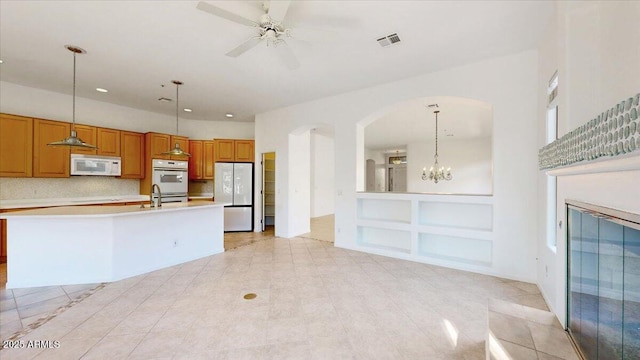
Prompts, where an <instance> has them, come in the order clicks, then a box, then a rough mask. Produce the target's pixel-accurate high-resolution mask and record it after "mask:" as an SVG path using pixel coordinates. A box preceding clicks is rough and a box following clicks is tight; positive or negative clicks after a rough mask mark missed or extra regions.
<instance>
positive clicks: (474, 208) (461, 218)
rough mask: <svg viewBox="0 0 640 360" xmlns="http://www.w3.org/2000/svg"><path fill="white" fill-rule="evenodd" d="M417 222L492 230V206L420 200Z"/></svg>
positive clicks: (429, 224) (428, 224)
mask: <svg viewBox="0 0 640 360" xmlns="http://www.w3.org/2000/svg"><path fill="white" fill-rule="evenodd" d="M452 214H455V216H452ZM418 222H419V223H420V225H427V226H439V227H448V228H456V229H473V230H483V231H491V230H493V206H492V205H491V204H464V203H454V202H437V201H429V202H426V201H421V202H420V209H419V215H418Z"/></svg>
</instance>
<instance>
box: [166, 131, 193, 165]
mask: <svg viewBox="0 0 640 360" xmlns="http://www.w3.org/2000/svg"><path fill="white" fill-rule="evenodd" d="M176 143H177V144H180V148H181V149H182V151H186V152H189V138H188V137H184V136H177V135H171V142H170V143H169V149H167V150H171V149H173V147H174V146H176ZM171 160H189V157H188V156H175V155H171Z"/></svg>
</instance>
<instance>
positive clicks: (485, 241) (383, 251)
mask: <svg viewBox="0 0 640 360" xmlns="http://www.w3.org/2000/svg"><path fill="white" fill-rule="evenodd" d="M358 197H359V198H358V212H357V213H358V220H357V224H358V228H357V236H358V247H359V248H360V249H362V250H363V251H371V252H372V253H376V254H380V255H386V256H392V257H398V258H403V259H410V260H414V261H419V262H424V263H432V264H437V265H443V266H451V267H455V268H460V269H469V270H471V269H473V270H480V271H486V270H487V269H488V268H490V267H491V266H492V264H493V237H494V233H493V198H492V197H491V196H456V195H453V196H449V195H430V194H424V195H422V194H392V193H384V194H376V193H362V194H359V196H358Z"/></svg>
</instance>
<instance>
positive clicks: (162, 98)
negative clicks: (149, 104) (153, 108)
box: [158, 96, 173, 102]
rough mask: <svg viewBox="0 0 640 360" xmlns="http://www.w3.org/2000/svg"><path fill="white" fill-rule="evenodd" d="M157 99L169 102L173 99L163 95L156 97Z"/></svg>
mask: <svg viewBox="0 0 640 360" xmlns="http://www.w3.org/2000/svg"><path fill="white" fill-rule="evenodd" d="M158 101H163V102H171V101H173V100H171V99H169V98H166V97H164V96H163V97H161V98H159V99H158Z"/></svg>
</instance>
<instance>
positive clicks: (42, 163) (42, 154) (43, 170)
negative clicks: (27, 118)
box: [33, 119, 71, 177]
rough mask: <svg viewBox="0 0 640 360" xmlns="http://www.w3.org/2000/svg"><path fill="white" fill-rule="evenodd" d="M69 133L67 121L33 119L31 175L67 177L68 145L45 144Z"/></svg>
mask: <svg viewBox="0 0 640 360" xmlns="http://www.w3.org/2000/svg"><path fill="white" fill-rule="evenodd" d="M70 133H71V124H70V123H68V122H61V121H51V120H43V119H33V177H69V163H70V159H69V155H70V151H69V147H68V146H47V144H48V143H50V142H54V141H60V140H62V139H65V138H67V137H68V136H69V134H70Z"/></svg>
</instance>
